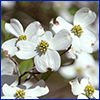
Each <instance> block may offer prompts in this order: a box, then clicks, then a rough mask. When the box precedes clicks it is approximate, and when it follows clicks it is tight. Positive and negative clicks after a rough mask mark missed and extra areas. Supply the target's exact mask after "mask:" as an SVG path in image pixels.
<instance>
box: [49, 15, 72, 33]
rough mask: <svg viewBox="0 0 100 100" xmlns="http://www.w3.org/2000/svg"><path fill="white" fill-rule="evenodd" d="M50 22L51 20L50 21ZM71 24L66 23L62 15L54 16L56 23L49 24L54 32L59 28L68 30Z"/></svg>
mask: <svg viewBox="0 0 100 100" xmlns="http://www.w3.org/2000/svg"><path fill="white" fill-rule="evenodd" d="M50 23H51V24H52V21H51V22H50ZM72 27H73V26H72V25H71V24H70V23H68V22H67V21H66V20H64V19H63V18H62V17H60V16H58V17H57V18H56V24H53V25H52V26H51V28H52V30H53V31H54V32H55V33H58V32H59V31H60V30H62V29H67V30H68V31H69V32H70V30H71V28H72Z"/></svg>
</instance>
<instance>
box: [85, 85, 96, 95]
mask: <svg viewBox="0 0 100 100" xmlns="http://www.w3.org/2000/svg"><path fill="white" fill-rule="evenodd" d="M84 91H85V93H86V95H87V96H91V95H92V94H93V93H94V91H95V88H94V87H93V86H92V85H91V84H90V85H87V86H86V87H85V90H84Z"/></svg>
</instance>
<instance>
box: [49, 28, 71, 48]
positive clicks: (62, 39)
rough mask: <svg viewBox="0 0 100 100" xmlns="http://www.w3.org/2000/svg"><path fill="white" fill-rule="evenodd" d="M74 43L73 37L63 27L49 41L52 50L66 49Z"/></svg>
mask: <svg viewBox="0 0 100 100" xmlns="http://www.w3.org/2000/svg"><path fill="white" fill-rule="evenodd" d="M71 43H72V38H71V37H70V34H69V32H68V31H67V30H65V29H63V30H61V31H60V32H58V33H57V34H56V35H55V36H54V37H53V38H52V39H51V41H50V42H49V45H50V46H49V48H50V49H52V50H65V49H68V47H69V46H70V45H71Z"/></svg>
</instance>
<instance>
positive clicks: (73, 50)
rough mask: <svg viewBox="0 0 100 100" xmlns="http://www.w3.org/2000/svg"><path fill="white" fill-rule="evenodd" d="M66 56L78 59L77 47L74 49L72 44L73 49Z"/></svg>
mask: <svg viewBox="0 0 100 100" xmlns="http://www.w3.org/2000/svg"><path fill="white" fill-rule="evenodd" d="M66 56H67V57H68V58H69V59H76V51H75V49H73V47H72V46H71V49H70V50H69V51H68V52H67V53H66Z"/></svg>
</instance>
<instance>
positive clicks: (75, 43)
mask: <svg viewBox="0 0 100 100" xmlns="http://www.w3.org/2000/svg"><path fill="white" fill-rule="evenodd" d="M80 45H81V44H80V41H79V38H78V37H77V36H73V37H72V46H73V48H74V49H75V50H76V51H78V52H81V50H80Z"/></svg>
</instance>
